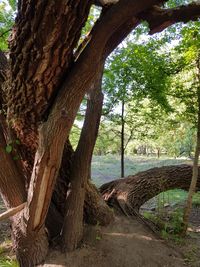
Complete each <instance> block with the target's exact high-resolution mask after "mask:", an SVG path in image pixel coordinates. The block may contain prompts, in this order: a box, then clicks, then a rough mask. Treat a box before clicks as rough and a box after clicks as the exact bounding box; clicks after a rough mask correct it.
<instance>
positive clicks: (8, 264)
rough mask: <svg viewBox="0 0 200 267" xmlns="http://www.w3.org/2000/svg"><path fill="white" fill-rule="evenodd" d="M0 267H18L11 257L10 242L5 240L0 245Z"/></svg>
mask: <svg viewBox="0 0 200 267" xmlns="http://www.w3.org/2000/svg"><path fill="white" fill-rule="evenodd" d="M0 267H19V264H18V263H17V261H16V259H15V258H14V256H13V255H11V241H10V240H5V241H4V242H3V243H1V244H0Z"/></svg>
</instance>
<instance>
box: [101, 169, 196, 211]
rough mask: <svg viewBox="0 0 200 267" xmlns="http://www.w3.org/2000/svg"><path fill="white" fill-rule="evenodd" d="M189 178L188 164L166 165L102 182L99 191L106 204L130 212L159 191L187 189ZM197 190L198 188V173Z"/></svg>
mask: <svg viewBox="0 0 200 267" xmlns="http://www.w3.org/2000/svg"><path fill="white" fill-rule="evenodd" d="M191 178H192V166H190V165H178V166H166V167H160V168H153V169H150V170H148V171H144V172H139V173H137V174H135V175H133V176H128V177H126V178H124V179H118V180H115V181H112V182H110V183H107V184H104V185H102V186H101V188H100V191H101V193H102V195H103V197H104V199H105V200H106V201H107V202H108V204H110V205H111V206H114V207H118V208H119V207H120V209H122V210H124V211H125V212H127V213H131V211H134V210H139V208H140V207H141V206H142V205H143V204H144V203H145V202H146V201H148V200H149V199H151V198H153V197H154V196H156V195H158V194H159V193H161V192H164V191H167V190H169V189H175V188H179V189H184V190H188V189H189V186H190V182H191ZM197 190H200V173H199V178H198V182H197Z"/></svg>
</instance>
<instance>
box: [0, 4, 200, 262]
mask: <svg viewBox="0 0 200 267" xmlns="http://www.w3.org/2000/svg"><path fill="white" fill-rule="evenodd" d="M163 2H164V1H161V0H148V1H147V0H141V1H139V2H138V1H133V0H120V1H118V2H117V3H116V1H115V2H113V3H112V1H111V2H106V1H94V2H93V1H88V0H86V1H80V0H78V1H77V0H76V1H74V0H72V1H64V0H60V1H41V0H33V1H28V2H27V1H18V12H17V17H16V20H15V25H14V27H13V30H12V34H11V37H10V44H9V47H10V49H9V53H10V57H9V63H8V67H6V66H5V68H7V76H6V81H5V82H4V85H3V93H2V95H3V94H5V97H3V103H2V105H3V106H4V110H5V111H6V118H5V116H1V148H0V149H1V158H0V170H1V172H0V189H1V195H2V197H3V199H4V202H5V204H6V206H7V207H8V208H12V207H15V206H18V205H21V204H22V203H25V207H24V208H23V210H22V211H21V212H20V213H18V214H17V215H16V216H14V217H13V218H12V236H13V242H14V247H15V249H16V254H17V259H18V261H19V263H20V266H23V267H27V266H30V267H31V266H34V265H36V264H38V263H40V262H42V261H43V260H44V258H45V256H46V253H47V251H48V244H49V241H48V237H47V232H46V228H45V224H46V226H47V228H48V230H49V233H50V236H51V234H52V228H54V226H56V229H57V234H59V235H61V239H62V243H63V248H64V249H68V250H71V249H74V248H75V247H77V246H78V244H79V241H80V240H81V238H82V228H83V208H84V199H85V191H86V188H87V187H89V186H90V185H89V184H88V181H87V180H88V172H89V166H90V161H91V154H92V152H93V148H94V143H95V139H96V135H97V130H98V123H99V114H100V112H99V110H100V109H101V107H100V106H101V105H100V104H99V103H101V101H102V100H101V99H102V94H101V93H100V92H99V83H100V80H101V76H102V70H103V67H104V63H105V60H106V58H107V57H108V55H109V54H110V53H111V52H112V51H113V50H114V49H115V47H117V45H118V44H119V43H120V42H121V41H122V40H123V39H124V38H125V37H126V36H127V35H128V34H129V33H130V32H131V31H132V30H133V29H134V28H135V27H136V26H137V25H138V24H139V23H140V22H141V21H142V20H146V21H148V23H149V27H150V32H151V33H155V32H158V31H162V30H163V29H165V28H166V27H167V26H169V25H171V24H174V23H175V22H179V21H184V22H187V21H189V20H193V19H194V20H196V19H197V18H198V17H199V15H200V5H199V4H197V3H193V4H189V5H186V6H181V7H175V8H173V9H170V8H169V9H163V8H162V7H159V6H156V5H157V4H162V3H163ZM92 4H96V5H99V6H101V7H102V9H101V13H100V16H99V19H98V20H97V21H96V23H95V24H94V26H93V27H92V30H91V32H90V34H89V35H88V36H87V39H86V41H85V42H84V44H83V46H82V47H81V49H80V47H78V41H79V39H80V38H81V31H82V28H83V26H84V25H85V23H86V21H87V18H88V14H89V10H90V8H91V6H92ZM75 51H78V53H75ZM75 55H76V56H75ZM87 92H88V94H89V99H88V108H87V112H86V117H85V124H84V127H83V129H82V132H81V136H80V140H79V144H78V146H77V148H76V150H75V151H72V149H70V146H69V143H68V142H67V139H68V137H69V134H70V130H71V128H72V125H73V122H74V119H75V116H76V114H77V111H78V108H79V106H80V103H81V101H82V99H83V97H84V95H85V94H86V93H87ZM97 99H98V100H97ZM90 101H92V102H93V101H94V104H91V103H90ZM94 105H98V109H97V110H98V112H97V113H96V109H95V114H94V110H93V106H94ZM92 110H93V111H92ZM4 114H5V112H4ZM91 116H92V121H93V122H94V123H91ZM7 122H8V123H7ZM19 142H20V145H19ZM6 148H7V149H6ZM16 154H17V156H18V157H19V158H20V160H18V161H16V160H14V158H15V156H16ZM8 181H9V185H8ZM61 185H62V186H61ZM59 188H60V189H62V190H59ZM90 188H91V187H90ZM53 191H54V194H53ZM90 191H92V194H91V195H90V196H93V198H92V200H93V201H92V200H90V203H91V202H92V203H94V205H93V207H94V208H96V209H98V210H103V211H104V215H105V214H107V216H108V217H109V216H110V215H109V214H110V213H109V210H106V208H105V204H104V203H103V202H102V200H101V198H100V196H99V195H98V193H97V192H96V193H95V190H92V189H91V190H90ZM90 191H89V190H87V193H88V192H90ZM52 194H53V197H52ZM95 199H96V201H95ZM61 203H62V205H61ZM63 203H64V204H63ZM99 206H100V207H102V206H103V207H104V208H102V209H99V208H98V207H99ZM76 208H77V210H75V209H76ZM90 208H91V205H90ZM105 211H106V212H105ZM48 212H49V213H48ZM52 212H53V214H54V215H53V216H52V215H51V214H52ZM55 214H56V216H55ZM92 214H95V212H93V213H92ZM102 217H105V216H102ZM110 217H111V216H110ZM110 217H109V218H110ZM60 222H61V223H60ZM60 225H61V228H60V227H59V226H60ZM50 226H53V227H50ZM71 227H72V228H71ZM54 230H55V229H54Z"/></svg>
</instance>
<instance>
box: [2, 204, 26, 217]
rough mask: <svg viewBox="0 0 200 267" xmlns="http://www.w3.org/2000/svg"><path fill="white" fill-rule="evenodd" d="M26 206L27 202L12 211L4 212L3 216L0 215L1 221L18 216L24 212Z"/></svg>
mask: <svg viewBox="0 0 200 267" xmlns="http://www.w3.org/2000/svg"><path fill="white" fill-rule="evenodd" d="M25 205H26V202H24V203H22V204H21V205H19V206H17V207H14V208H11V209H9V210H7V211H5V212H3V213H2V214H0V221H3V220H6V219H9V218H10V217H12V216H14V215H15V214H17V213H18V212H20V211H21V210H23V208H24V207H25Z"/></svg>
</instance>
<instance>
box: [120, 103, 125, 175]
mask: <svg viewBox="0 0 200 267" xmlns="http://www.w3.org/2000/svg"><path fill="white" fill-rule="evenodd" d="M124 105H125V103H124V99H122V109H121V177H124V127H125V121H124Z"/></svg>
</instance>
